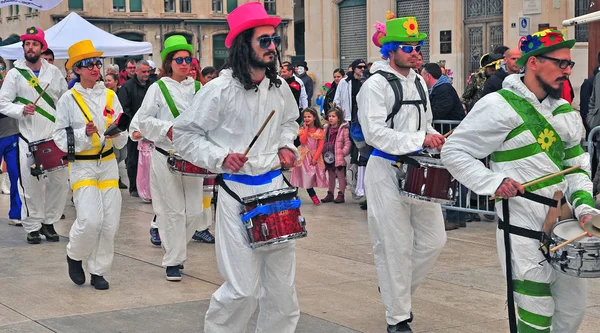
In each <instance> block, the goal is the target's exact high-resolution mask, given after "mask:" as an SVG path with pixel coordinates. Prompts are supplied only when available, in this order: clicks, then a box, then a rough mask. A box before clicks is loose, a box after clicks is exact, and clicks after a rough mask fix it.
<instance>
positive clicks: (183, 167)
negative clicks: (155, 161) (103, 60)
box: [167, 155, 217, 178]
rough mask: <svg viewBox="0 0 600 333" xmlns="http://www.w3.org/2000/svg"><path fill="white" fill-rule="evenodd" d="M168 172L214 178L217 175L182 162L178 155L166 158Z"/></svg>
mask: <svg viewBox="0 0 600 333" xmlns="http://www.w3.org/2000/svg"><path fill="white" fill-rule="evenodd" d="M167 165H168V166H169V170H170V171H171V172H173V173H179V174H182V175H184V176H192V177H204V178H215V177H216V176H217V175H216V174H214V173H212V172H210V171H208V170H206V169H204V168H201V167H198V166H195V165H193V164H192V163H190V162H188V161H186V160H184V159H182V158H181V156H179V155H171V156H169V157H168V158H167Z"/></svg>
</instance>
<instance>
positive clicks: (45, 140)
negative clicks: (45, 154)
mask: <svg viewBox="0 0 600 333" xmlns="http://www.w3.org/2000/svg"><path fill="white" fill-rule="evenodd" d="M47 141H52V142H54V139H53V138H46V139H41V140H36V141H31V142H29V145H30V146H31V145H35V144H39V143H44V142H47Z"/></svg>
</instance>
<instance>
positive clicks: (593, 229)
mask: <svg viewBox="0 0 600 333" xmlns="http://www.w3.org/2000/svg"><path fill="white" fill-rule="evenodd" d="M597 223H598V219H596V218H592V219H591V220H589V221H587V222H585V224H584V225H583V229H585V231H587V232H589V233H590V234H592V235H594V236H595V237H598V238H600V228H598V226H596V224H597Z"/></svg>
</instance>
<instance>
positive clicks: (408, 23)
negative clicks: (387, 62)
mask: <svg viewBox="0 0 600 333" xmlns="http://www.w3.org/2000/svg"><path fill="white" fill-rule="evenodd" d="M425 38H427V34H426V33H424V32H422V33H419V24H418V23H417V19H416V18H415V17H413V16H409V17H399V18H395V19H391V20H387V21H385V37H383V38H381V40H380V43H381V44H382V45H383V44H385V43H389V42H420V41H422V40H424V39H425Z"/></svg>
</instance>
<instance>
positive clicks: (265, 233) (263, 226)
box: [260, 223, 269, 238]
mask: <svg viewBox="0 0 600 333" xmlns="http://www.w3.org/2000/svg"><path fill="white" fill-rule="evenodd" d="M260 233H261V234H262V235H263V236H264V237H265V238H266V237H268V236H269V227H268V226H267V224H266V223H263V224H261V225H260Z"/></svg>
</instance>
